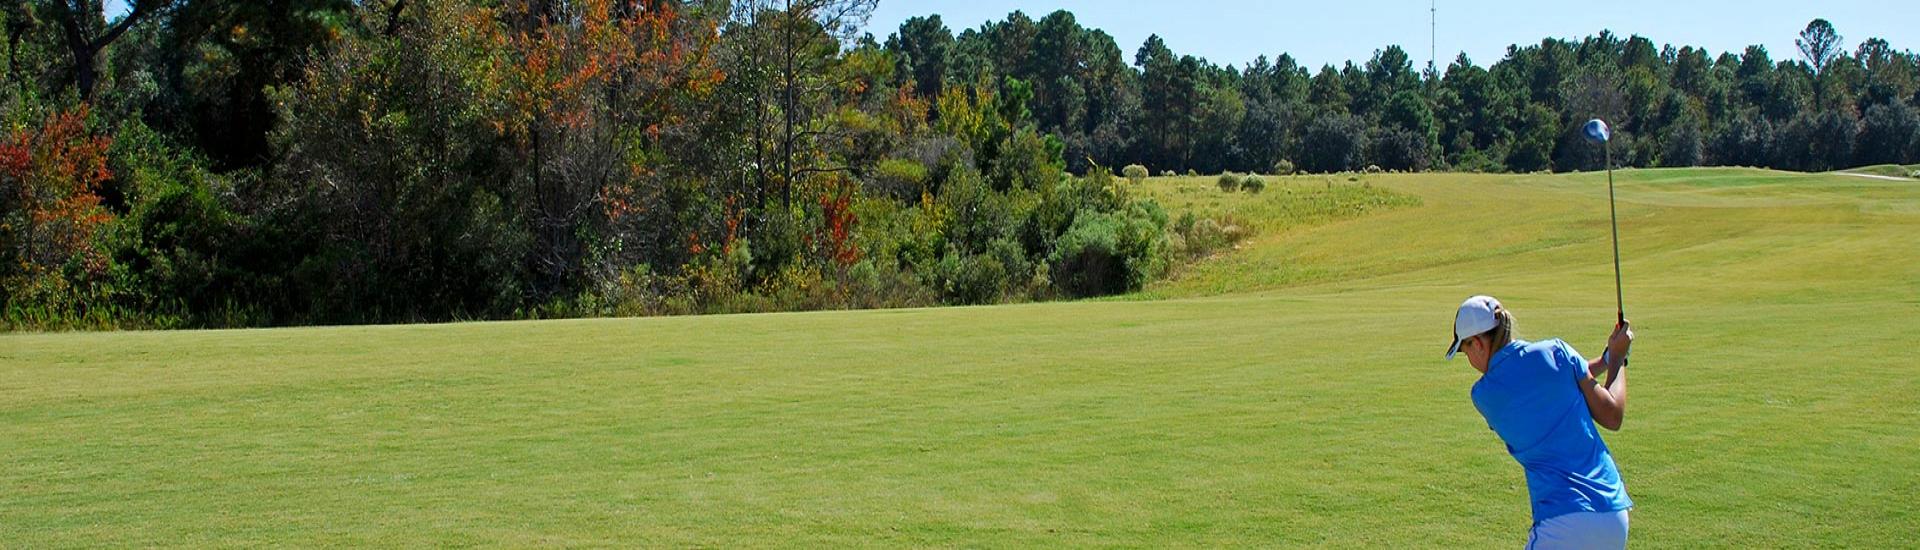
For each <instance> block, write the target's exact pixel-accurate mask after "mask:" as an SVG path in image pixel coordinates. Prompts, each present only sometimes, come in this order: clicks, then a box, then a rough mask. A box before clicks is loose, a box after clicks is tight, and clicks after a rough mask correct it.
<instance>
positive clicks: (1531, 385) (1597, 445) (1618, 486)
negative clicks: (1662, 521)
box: [1447, 296, 1633, 549]
mask: <svg viewBox="0 0 1920 550" xmlns="http://www.w3.org/2000/svg"><path fill="white" fill-rule="evenodd" d="M1632 346H1633V330H1632V329H1631V328H1630V327H1629V325H1628V324H1627V323H1626V322H1625V321H1624V320H1623V321H1621V322H1620V324H1619V325H1618V326H1615V327H1614V329H1613V335H1612V336H1611V337H1609V338H1608V339H1607V350H1606V352H1605V353H1602V354H1601V355H1600V359H1598V360H1595V361H1587V360H1585V359H1582V358H1581V357H1580V354H1579V353H1578V352H1575V351H1574V350H1573V347H1572V346H1569V345H1567V343H1566V342H1562V341H1560V340H1558V339H1554V340H1546V341H1541V342H1526V341H1522V340H1516V339H1514V338H1513V314H1512V313H1511V312H1508V311H1507V310H1506V309H1504V308H1502V307H1500V301H1499V300H1495V299H1493V297H1491V296H1474V297H1472V298H1468V299H1467V301H1466V302H1465V303H1462V304H1460V310H1459V311H1458V312H1456V313H1455V314H1454V317H1453V343H1452V345H1450V346H1448V347H1447V359H1453V355H1454V353H1455V352H1461V351H1464V352H1466V353H1467V362H1470V363H1473V368H1474V369H1475V370H1478V371H1480V380H1479V381H1478V382H1474V384H1473V406H1474V408H1477V409H1479V410H1480V415H1481V416H1483V417H1486V419H1487V426H1488V427H1490V428H1492V429H1493V432H1494V433H1496V434H1499V435H1500V439H1501V440H1502V441H1504V442H1506V444H1507V453H1509V454H1512V455H1513V459H1514V460H1517V461H1519V462H1520V467H1521V468H1524V469H1525V470H1526V472H1527V494H1528V497H1529V498H1528V502H1530V503H1532V505H1533V529H1532V532H1531V534H1529V535H1528V537H1527V548H1528V549H1534V548H1625V547H1626V545H1627V510H1629V509H1631V508H1633V499H1630V498H1627V486H1626V484H1625V483H1623V482H1621V481H1620V470H1619V469H1618V468H1616V467H1615V466H1614V464H1613V455H1612V454H1611V453H1608V452H1607V442H1605V441H1602V440H1601V439H1600V431H1599V430H1597V429H1595V428H1594V425H1595V424H1598V425H1600V426H1603V427H1605V428H1607V429H1609V430H1616V431H1617V430H1619V429H1620V422H1621V420H1623V419H1624V418H1625V415H1626V409H1627V373H1626V369H1625V368H1624V367H1625V366H1626V361H1624V359H1625V358H1626V356H1627V351H1628V349H1630V348H1631V347H1632ZM1603 376H1604V377H1606V382H1601V381H1600V378H1601V377H1603Z"/></svg>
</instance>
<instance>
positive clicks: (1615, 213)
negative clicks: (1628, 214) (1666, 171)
mask: <svg viewBox="0 0 1920 550" xmlns="http://www.w3.org/2000/svg"><path fill="white" fill-rule="evenodd" d="M1603 149H1606V151H1607V153H1606V157H1607V158H1606V161H1607V215H1608V217H1609V218H1611V219H1612V221H1613V312H1614V313H1613V314H1614V319H1615V322H1616V323H1619V324H1621V325H1624V324H1626V323H1627V298H1626V294H1625V293H1624V292H1623V291H1622V290H1621V286H1622V285H1621V284H1620V209H1619V207H1616V206H1614V204H1613V143H1611V142H1609V143H1607V144H1606V145H1605V146H1604V147H1603ZM1620 364H1621V365H1622V366H1625V365H1626V364H1627V358H1625V357H1621V358H1620Z"/></svg>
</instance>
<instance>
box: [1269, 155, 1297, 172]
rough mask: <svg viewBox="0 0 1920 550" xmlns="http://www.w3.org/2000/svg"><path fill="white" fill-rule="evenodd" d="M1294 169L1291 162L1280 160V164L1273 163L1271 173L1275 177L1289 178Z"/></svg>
mask: <svg viewBox="0 0 1920 550" xmlns="http://www.w3.org/2000/svg"><path fill="white" fill-rule="evenodd" d="M1295 169H1296V168H1295V167H1294V166H1293V161H1291V160H1287V159H1280V162H1275V163H1273V173H1274V174H1276V175H1281V176H1291V175H1293V172H1294V170H1295Z"/></svg>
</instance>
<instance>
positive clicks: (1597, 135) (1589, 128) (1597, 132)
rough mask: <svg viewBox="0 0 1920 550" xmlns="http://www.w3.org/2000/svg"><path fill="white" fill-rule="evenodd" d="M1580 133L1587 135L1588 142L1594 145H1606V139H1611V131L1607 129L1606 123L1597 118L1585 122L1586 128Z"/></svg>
mask: <svg viewBox="0 0 1920 550" xmlns="http://www.w3.org/2000/svg"><path fill="white" fill-rule="evenodd" d="M1581 132H1582V133H1584V134H1586V135H1587V140H1588V141H1592V142H1594V143H1606V142H1607V140H1608V139H1611V138H1613V130H1612V129H1610V128H1607V121H1604V120H1600V119H1597V118H1596V119H1593V120H1589V121H1587V125H1586V127H1585V128H1583V129H1582V130H1581Z"/></svg>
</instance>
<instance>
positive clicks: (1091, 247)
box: [1047, 201, 1168, 297]
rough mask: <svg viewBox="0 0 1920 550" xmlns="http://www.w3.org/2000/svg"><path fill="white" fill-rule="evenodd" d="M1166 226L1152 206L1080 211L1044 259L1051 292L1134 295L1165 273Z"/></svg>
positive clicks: (1162, 214) (1163, 215) (1161, 214)
mask: <svg viewBox="0 0 1920 550" xmlns="http://www.w3.org/2000/svg"><path fill="white" fill-rule="evenodd" d="M1166 226H1167V214H1166V211H1164V210H1161V209H1160V205H1159V204H1158V203H1155V202H1153V201H1140V202H1136V203H1134V204H1133V205H1132V206H1130V207H1128V208H1127V210H1126V211H1125V212H1120V213H1107V212H1100V211H1096V210H1081V211H1080V213H1079V215H1077V216H1075V217H1074V220H1073V226H1072V227H1070V228H1069V229H1068V230H1067V232H1066V233H1065V234H1063V235H1061V236H1060V240H1059V241H1058V243H1057V244H1056V246H1055V247H1054V251H1053V254H1051V255H1049V256H1048V258H1047V260H1048V264H1049V265H1050V271H1049V274H1050V275H1051V276H1052V278H1053V282H1054V285H1055V287H1056V288H1058V289H1059V290H1060V291H1061V293H1063V294H1065V295H1067V296H1070V297H1085V296H1105V295H1111V294H1120V293H1124V292H1128V291H1131V290H1138V289H1139V288H1140V287H1141V286H1143V285H1145V284H1146V282H1147V281H1149V280H1151V279H1153V278H1154V277H1158V276H1159V275H1160V274H1161V273H1164V272H1165V271H1166V267H1167V258H1166V253H1167V247H1168V239H1167V235H1166Z"/></svg>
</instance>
